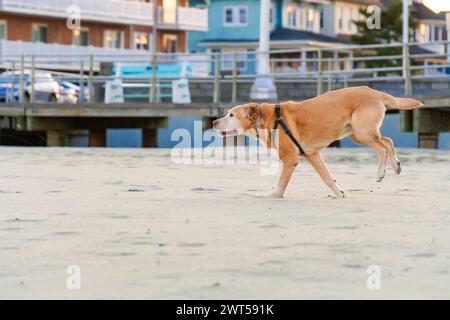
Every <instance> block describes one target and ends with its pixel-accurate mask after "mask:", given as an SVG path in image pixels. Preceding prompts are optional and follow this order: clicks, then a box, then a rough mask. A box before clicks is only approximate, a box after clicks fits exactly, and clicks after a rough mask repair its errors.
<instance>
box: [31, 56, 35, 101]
mask: <svg viewBox="0 0 450 320" xmlns="http://www.w3.org/2000/svg"><path fill="white" fill-rule="evenodd" d="M35 62H36V61H35V56H34V55H33V56H31V93H30V103H33V102H34V85H35V82H36V79H35V76H36V74H35V71H36V70H35Z"/></svg>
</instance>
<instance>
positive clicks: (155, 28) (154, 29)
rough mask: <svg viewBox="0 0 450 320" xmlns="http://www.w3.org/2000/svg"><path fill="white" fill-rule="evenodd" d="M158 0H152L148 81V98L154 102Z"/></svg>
mask: <svg viewBox="0 0 450 320" xmlns="http://www.w3.org/2000/svg"><path fill="white" fill-rule="evenodd" d="M157 45H158V0H153V35H152V61H151V63H152V79H151V81H150V83H151V86H150V98H149V102H150V103H152V102H156V85H157V83H156V65H157V61H156V59H157V57H156V54H157V52H158V50H157V49H158V48H157Z"/></svg>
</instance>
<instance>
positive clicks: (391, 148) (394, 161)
mask: <svg viewBox="0 0 450 320" xmlns="http://www.w3.org/2000/svg"><path fill="white" fill-rule="evenodd" d="M381 141H383V143H384V144H385V145H386V146H387V147H388V155H389V161H390V162H391V165H392V169H393V170H394V172H395V173H396V174H400V172H401V171H402V168H401V166H400V160H398V158H397V153H396V152H395V148H394V142H393V141H392V139H391V138H389V137H381Z"/></svg>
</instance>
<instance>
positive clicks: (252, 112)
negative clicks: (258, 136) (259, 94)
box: [245, 103, 259, 121]
mask: <svg viewBox="0 0 450 320" xmlns="http://www.w3.org/2000/svg"><path fill="white" fill-rule="evenodd" d="M245 109H246V110H245V115H246V116H247V118H249V119H250V120H252V121H253V120H256V117H257V116H258V111H259V104H257V103H251V104H248V105H247V106H245Z"/></svg>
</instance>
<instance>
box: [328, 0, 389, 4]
mask: <svg viewBox="0 0 450 320" xmlns="http://www.w3.org/2000/svg"><path fill="white" fill-rule="evenodd" d="M335 1H339V2H351V3H356V4H366V5H371V4H376V5H381V2H382V0H335Z"/></svg>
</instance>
